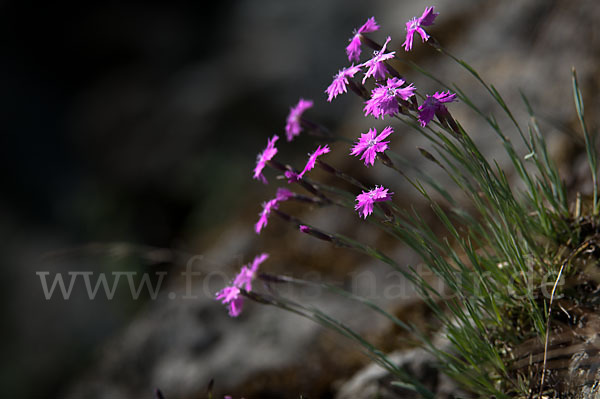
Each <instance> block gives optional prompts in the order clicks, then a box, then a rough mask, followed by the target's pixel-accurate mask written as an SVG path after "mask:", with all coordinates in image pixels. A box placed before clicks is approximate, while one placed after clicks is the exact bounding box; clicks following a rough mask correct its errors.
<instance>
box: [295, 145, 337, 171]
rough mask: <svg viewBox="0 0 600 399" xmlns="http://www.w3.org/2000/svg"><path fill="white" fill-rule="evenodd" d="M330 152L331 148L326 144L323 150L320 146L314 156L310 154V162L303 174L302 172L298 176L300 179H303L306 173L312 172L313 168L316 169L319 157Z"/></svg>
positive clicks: (307, 163)
mask: <svg viewBox="0 0 600 399" xmlns="http://www.w3.org/2000/svg"><path fill="white" fill-rule="evenodd" d="M329 151H331V150H330V149H329V146H328V145H327V144H325V145H324V146H323V147H322V148H321V146H318V147H317V149H316V150H315V152H313V153H312V154H309V157H308V162H306V166H305V167H304V169H303V170H302V172H300V174H299V175H298V179H301V178H302V176H304V174H305V173H306V172H308V171H309V170H311V169H312V168H314V167H315V163H316V162H317V158H318V157H320V156H321V155H323V154H327V153H328V152H329Z"/></svg>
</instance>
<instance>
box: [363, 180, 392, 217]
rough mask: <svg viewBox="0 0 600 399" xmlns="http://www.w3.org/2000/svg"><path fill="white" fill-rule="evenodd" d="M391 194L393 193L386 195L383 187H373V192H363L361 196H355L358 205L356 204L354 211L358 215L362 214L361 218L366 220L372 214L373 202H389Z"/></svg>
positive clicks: (386, 190)
mask: <svg viewBox="0 0 600 399" xmlns="http://www.w3.org/2000/svg"><path fill="white" fill-rule="evenodd" d="M393 194H394V193H388V189H387V188H383V186H381V187H377V186H375V188H374V189H373V190H371V191H367V192H365V191H363V193H362V194H359V195H357V196H356V201H357V202H358V204H356V206H355V207H354V210H356V211H358V214H359V215H360V214H361V212H362V216H363V218H365V219H366V218H367V216H369V215H370V214H371V213H373V204H374V203H375V202H382V201H391V200H392V195H393Z"/></svg>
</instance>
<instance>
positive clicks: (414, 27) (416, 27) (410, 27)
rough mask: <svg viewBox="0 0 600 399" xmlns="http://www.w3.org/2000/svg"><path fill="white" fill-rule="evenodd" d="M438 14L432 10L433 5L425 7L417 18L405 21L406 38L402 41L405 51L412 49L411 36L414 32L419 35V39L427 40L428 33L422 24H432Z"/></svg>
mask: <svg viewBox="0 0 600 399" xmlns="http://www.w3.org/2000/svg"><path fill="white" fill-rule="evenodd" d="M438 15H439V13H437V12H433V7H426V8H425V11H423V14H422V15H421V16H420V17H419V18H417V17H414V18H412V19H411V20H410V21H408V22H407V23H406V40H405V41H404V43H403V46H404V50H405V51H410V50H412V43H413V36H414V34H415V33H418V34H419V35H420V36H421V41H423V42H426V41H427V40H429V35H428V34H427V32H425V30H424V29H423V28H422V26H430V25H433V21H434V20H435V17H437V16H438Z"/></svg>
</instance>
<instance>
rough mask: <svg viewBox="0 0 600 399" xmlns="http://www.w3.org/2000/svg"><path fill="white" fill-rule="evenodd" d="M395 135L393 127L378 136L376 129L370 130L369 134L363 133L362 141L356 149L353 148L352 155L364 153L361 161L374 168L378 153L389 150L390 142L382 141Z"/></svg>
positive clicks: (359, 141) (356, 145)
mask: <svg viewBox="0 0 600 399" xmlns="http://www.w3.org/2000/svg"><path fill="white" fill-rule="evenodd" d="M392 133H394V129H392V128H391V126H388V127H386V128H385V129H383V130H382V131H381V133H379V135H378V136H376V135H377V130H375V128H372V129H369V131H368V132H367V133H361V135H360V139H358V141H357V142H356V144H355V145H354V147H352V151H350V155H354V156H358V155H359V154H360V153H362V156H361V157H360V159H361V160H363V161H365V165H366V166H369V164H370V165H371V166H373V164H374V163H375V156H376V155H377V153H378V152H383V151H385V150H387V148H388V143H389V141H382V140H383V139H385V138H386V137H387V136H389V135H390V134H392Z"/></svg>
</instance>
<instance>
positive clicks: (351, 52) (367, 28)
mask: <svg viewBox="0 0 600 399" xmlns="http://www.w3.org/2000/svg"><path fill="white" fill-rule="evenodd" d="M377 30H379V25H377V22H375V17H371V18H369V19H367V22H365V23H364V24H363V26H361V27H360V28H358V30H355V31H354V36H352V38H351V39H350V44H349V45H348V47H346V54H348V61H350V62H352V61H354V62H358V61H359V59H360V51H361V50H360V44H361V43H360V38H361V35H362V34H363V33H370V32H375V31H377Z"/></svg>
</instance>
